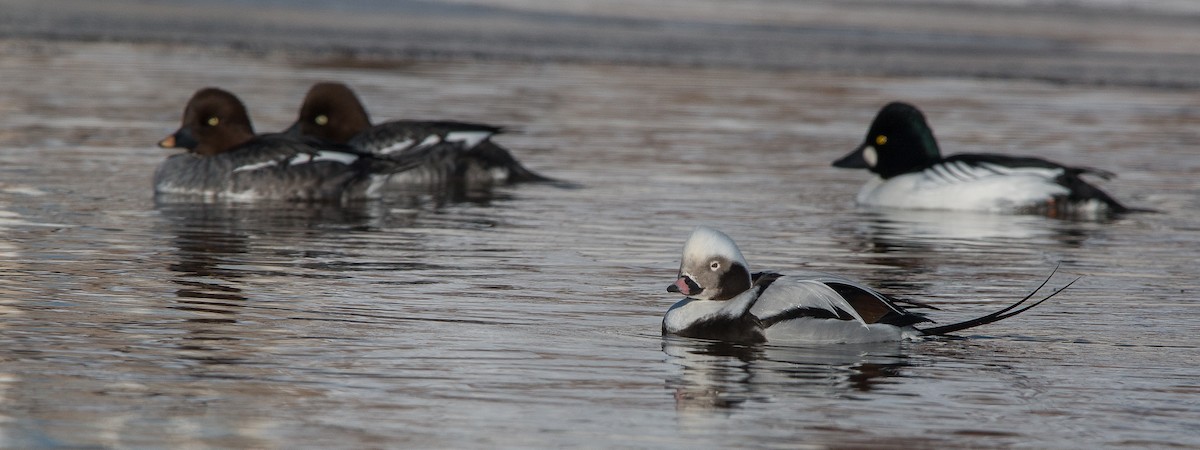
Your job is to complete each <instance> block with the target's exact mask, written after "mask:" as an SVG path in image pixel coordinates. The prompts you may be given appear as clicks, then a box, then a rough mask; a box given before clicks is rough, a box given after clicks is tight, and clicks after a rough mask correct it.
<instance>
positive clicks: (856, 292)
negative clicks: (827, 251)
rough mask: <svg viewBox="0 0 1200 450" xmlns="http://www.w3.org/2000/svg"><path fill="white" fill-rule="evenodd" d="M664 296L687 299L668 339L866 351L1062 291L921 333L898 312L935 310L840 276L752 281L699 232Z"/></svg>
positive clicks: (765, 275)
mask: <svg viewBox="0 0 1200 450" xmlns="http://www.w3.org/2000/svg"><path fill="white" fill-rule="evenodd" d="M1046 281H1047V282H1048V281H1049V279H1048V278H1047V280H1046ZM1071 283H1074V281H1072V282H1071ZM1045 284H1046V283H1045V282H1043V283H1042V286H1045ZM1067 286H1070V284H1067ZM1067 286H1064V287H1063V289H1066V287H1067ZM1038 289H1041V286H1039V287H1038ZM667 292H675V293H680V294H683V295H685V296H687V298H684V299H683V300H681V301H679V302H678V303H676V304H675V305H674V306H671V309H669V310H667V314H666V316H664V317H663V322H662V332H663V335H676V336H683V337H691V338H700V339H713V340H721V341H732V342H740V343H759V342H776V343H867V342H882V341H896V340H900V339H906V338H907V339H912V338H918V337H920V336H937V335H944V334H947V333H952V332H955V331H960V330H965V329H967V328H972V327H976V326H979V325H983V324H987V323H992V322H995V321H998V320H1002V319H1005V318H1008V317H1012V316H1015V315H1017V314H1020V313H1022V312H1025V311H1028V310H1029V309H1030V308H1033V307H1035V306H1037V305H1039V304H1041V303H1042V302H1044V301H1046V300H1048V299H1050V298H1051V297H1053V296H1054V295H1056V294H1057V293H1058V292H1062V289H1060V290H1059V291H1056V292H1055V293H1053V294H1050V295H1049V296H1047V297H1045V298H1042V299H1041V300H1038V301H1036V302H1034V303H1033V304H1031V305H1029V306H1026V307H1024V308H1020V309H1018V306H1020V305H1021V304H1023V303H1025V302H1026V301H1027V300H1029V299H1030V298H1031V297H1032V296H1033V294H1034V293H1036V292H1037V290H1034V292H1032V293H1030V294H1029V295H1028V296H1026V297H1025V298H1023V299H1021V301H1019V302H1016V303H1015V304H1013V305H1011V306H1008V307H1007V308H1004V309H1001V310H999V311H996V312H993V313H991V314H988V315H985V316H982V317H978V318H975V319H971V320H967V321H963V322H958V323H953V324H949V325H941V326H933V327H927V328H917V327H916V326H915V325H916V324H920V323H924V322H932V321H931V320H930V319H929V318H927V317H925V315H924V314H921V313H915V312H911V311H908V310H906V309H905V308H904V307H902V306H900V304H902V303H903V304H907V305H908V306H909V307H915V308H930V309H937V308H933V307H932V306H930V305H926V304H924V303H918V302H913V301H907V300H899V299H896V298H893V297H891V296H888V295H887V294H883V293H881V292H879V291H876V290H874V289H872V288H870V287H868V286H865V285H863V284H861V283H858V282H855V281H852V280H849V279H846V278H842V277H839V276H837V275H830V274H825V273H820V272H807V273H802V274H797V275H781V274H778V273H773V272H759V273H753V272H751V271H750V267H749V265H748V264H746V259H745V258H743V257H742V252H741V250H739V249H738V247H737V244H734V242H733V240H732V239H730V238H729V236H726V235H725V234H724V233H721V232H720V231H717V230H714V229H711V228H707V227H698V228H696V230H695V231H694V232H692V235H691V237H689V238H688V240H687V243H685V244H684V246H683V261H682V263H681V264H680V266H679V278H678V279H677V280H676V281H675V283H673V284H671V285H670V286H668V287H667Z"/></svg>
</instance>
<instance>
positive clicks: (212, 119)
mask: <svg viewBox="0 0 1200 450" xmlns="http://www.w3.org/2000/svg"><path fill="white" fill-rule="evenodd" d="M219 123H221V119H220V118H218V117H209V118H208V126H210V127H215V126H217V124H219Z"/></svg>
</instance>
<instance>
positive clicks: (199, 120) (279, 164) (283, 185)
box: [154, 88, 416, 201]
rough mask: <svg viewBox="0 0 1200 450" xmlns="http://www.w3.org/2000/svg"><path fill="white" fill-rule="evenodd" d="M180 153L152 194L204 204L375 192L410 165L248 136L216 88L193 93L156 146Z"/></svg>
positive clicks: (232, 103)
mask: <svg viewBox="0 0 1200 450" xmlns="http://www.w3.org/2000/svg"><path fill="white" fill-rule="evenodd" d="M158 145H159V146H160V147H163V148H172V149H173V148H183V149H186V150H187V152H186V153H181V154H177V155H172V156H170V157H168V158H167V160H166V161H164V162H163V163H162V165H160V166H159V167H158V170H157V171H156V172H155V174H154V190H155V193H156V194H167V195H171V194H175V195H184V196H200V197H203V198H205V199H217V198H221V199H233V200H252V199H258V198H273V199H283V200H307V201H320V200H346V199H352V198H363V197H371V196H375V195H377V194H378V187H379V186H380V185H382V182H383V181H384V180H382V178H385V177H386V176H388V175H389V174H392V173H395V172H399V171H403V170H406V169H408V168H411V167H413V166H414V165H415V164H416V162H414V161H403V160H387V161H384V160H379V159H377V158H372V157H369V156H367V155H359V154H357V153H355V152H354V151H353V149H351V148H350V147H347V146H337V145H332V144H326V143H322V142H318V141H316V140H313V139H300V138H296V137H292V136H285V135H280V134H266V135H257V136H256V135H255V134H254V127H253V126H252V125H251V124H250V116H249V115H248V114H247V113H246V107H245V105H243V104H242V102H241V101H240V100H238V98H237V97H236V96H234V95H233V94H231V93H229V92H226V91H224V90H221V89H217V88H205V89H201V90H199V91H197V92H196V93H195V95H193V96H192V98H191V100H189V101H188V103H187V107H186V108H184V111H183V121H182V124H181V125H180V127H179V130H177V131H175V133H173V134H171V135H170V136H167V137H166V138H165V139H163V140H162V141H160V142H159V143H158Z"/></svg>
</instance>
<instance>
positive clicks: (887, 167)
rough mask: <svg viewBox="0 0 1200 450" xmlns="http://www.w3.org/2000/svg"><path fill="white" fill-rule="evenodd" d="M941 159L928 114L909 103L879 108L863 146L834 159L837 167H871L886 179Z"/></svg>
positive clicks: (890, 104)
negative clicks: (923, 113) (926, 115)
mask: <svg viewBox="0 0 1200 450" xmlns="http://www.w3.org/2000/svg"><path fill="white" fill-rule="evenodd" d="M941 160H942V154H941V152H940V151H938V146H937V140H936V139H934V138H933V130H931V129H930V128H929V124H927V123H925V116H924V115H922V114H921V111H920V110H918V109H917V108H916V107H914V106H912V105H909V104H907V103H901V102H892V103H888V104H887V106H884V107H883V109H881V110H879V114H877V115H876V116H875V121H874V122H871V129H870V130H868V131H867V137H866V139H865V140H864V141H863V143H862V145H859V147H858V148H857V149H855V150H854V151H853V152H850V154H848V155H846V156H844V157H842V158H841V159H839V160H837V161H834V162H833V166H834V167H842V168H848V169H869V170H870V171H872V172H875V173H877V174H879V176H880V177H883V178H891V177H894V176H897V175H901V174H905V173H909V172H915V171H918V170H922V169H925V168H927V167H929V166H931V165H933V164H935V163H937V162H938V161H941Z"/></svg>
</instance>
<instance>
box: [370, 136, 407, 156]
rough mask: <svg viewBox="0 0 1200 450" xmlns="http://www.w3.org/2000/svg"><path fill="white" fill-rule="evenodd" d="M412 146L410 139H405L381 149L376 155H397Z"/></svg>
mask: <svg viewBox="0 0 1200 450" xmlns="http://www.w3.org/2000/svg"><path fill="white" fill-rule="evenodd" d="M412 144H413V140H412V139H405V140H403V141H400V142H396V143H394V144H391V145H388V146H387V147H384V148H381V149H379V151H378V152H376V153H378V154H380V155H390V154H392V153H397V152H402V151H404V150H408V148H409V147H412Z"/></svg>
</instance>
